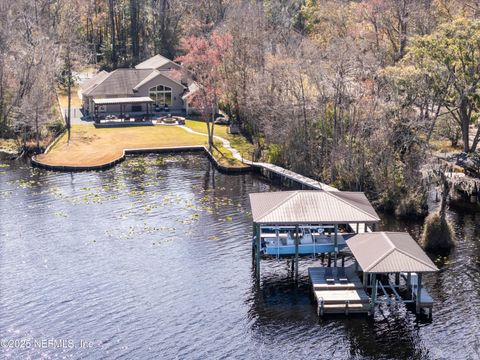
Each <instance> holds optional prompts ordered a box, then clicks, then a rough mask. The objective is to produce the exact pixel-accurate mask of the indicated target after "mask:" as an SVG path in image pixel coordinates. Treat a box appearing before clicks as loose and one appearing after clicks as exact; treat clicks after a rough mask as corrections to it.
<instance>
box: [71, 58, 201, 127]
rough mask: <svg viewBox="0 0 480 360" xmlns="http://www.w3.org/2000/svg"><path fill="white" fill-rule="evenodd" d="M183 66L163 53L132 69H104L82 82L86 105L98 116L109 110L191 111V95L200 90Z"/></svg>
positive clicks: (133, 112)
mask: <svg viewBox="0 0 480 360" xmlns="http://www.w3.org/2000/svg"><path fill="white" fill-rule="evenodd" d="M186 73H187V72H186V71H183V69H182V66H181V65H180V64H177V63H175V62H173V61H172V60H169V59H167V58H165V57H163V56H161V55H155V56H153V57H152V58H150V59H147V60H145V61H144V62H142V63H140V64H138V65H137V66H135V68H133V69H131V68H128V69H117V70H114V71H112V72H110V73H109V72H106V71H101V72H99V73H98V74H96V75H95V76H94V77H93V78H91V79H89V80H87V81H85V82H83V83H82V84H81V85H80V91H79V93H80V96H81V99H82V106H83V109H84V110H85V111H86V112H87V113H90V114H94V116H95V118H100V117H105V116H106V115H108V114H115V115H120V116H124V115H125V114H129V116H144V115H146V116H148V115H149V114H151V113H155V112H162V111H164V112H168V113H180V114H184V113H187V114H188V113H189V112H190V110H191V109H189V103H188V102H189V97H190V96H191V95H192V94H193V93H194V92H195V91H197V90H198V86H197V85H196V83H195V82H194V81H193V80H192V79H191V78H190V77H188V76H186V75H185V74H186Z"/></svg>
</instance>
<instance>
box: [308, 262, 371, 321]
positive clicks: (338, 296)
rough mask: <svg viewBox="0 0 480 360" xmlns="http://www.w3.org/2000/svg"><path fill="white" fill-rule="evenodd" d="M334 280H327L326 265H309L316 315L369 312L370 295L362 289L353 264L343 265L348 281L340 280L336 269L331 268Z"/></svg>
mask: <svg viewBox="0 0 480 360" xmlns="http://www.w3.org/2000/svg"><path fill="white" fill-rule="evenodd" d="M331 269H332V275H333V277H334V279H335V281H334V282H327V280H326V276H325V274H326V271H327V268H326V267H311V268H309V269H308V275H309V278H310V281H311V283H312V291H313V295H314V298H315V301H316V304H317V314H318V316H323V315H325V314H345V315H348V314H352V313H356V314H369V313H370V311H371V303H370V297H369V296H368V295H367V293H366V292H365V290H364V289H363V284H362V283H361V281H360V279H359V277H358V276H357V275H356V274H355V270H354V268H353V266H350V267H345V268H343V269H345V275H346V277H347V278H348V281H344V282H340V281H339V278H338V269H339V268H331Z"/></svg>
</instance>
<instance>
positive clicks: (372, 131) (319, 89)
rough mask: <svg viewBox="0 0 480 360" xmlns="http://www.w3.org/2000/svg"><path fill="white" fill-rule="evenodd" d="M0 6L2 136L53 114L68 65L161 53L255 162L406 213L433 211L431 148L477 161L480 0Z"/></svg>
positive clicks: (61, 1) (75, 1)
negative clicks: (177, 65)
mask: <svg viewBox="0 0 480 360" xmlns="http://www.w3.org/2000/svg"><path fill="white" fill-rule="evenodd" d="M0 10H1V11H0V20H1V21H0V131H1V133H2V134H3V135H4V136H7V135H10V136H13V134H16V136H18V134H20V133H21V131H25V128H26V126H25V125H28V129H30V130H32V129H33V130H35V128H37V130H38V127H39V126H40V125H41V124H45V123H47V122H48V121H49V120H52V118H53V117H54V116H55V111H54V109H55V88H56V86H57V85H58V84H65V82H66V79H67V80H68V76H66V75H67V74H68V73H69V70H70V69H71V68H72V67H73V68H74V69H81V67H82V66H85V65H87V64H93V65H97V66H98V67H99V68H103V69H107V70H109V69H114V68H117V67H130V66H132V65H134V64H136V63H138V62H139V61H142V60H144V59H146V58H148V57H150V56H152V55H154V54H157V53H159V54H162V55H164V56H166V57H168V58H172V59H177V61H178V60H181V61H182V62H183V63H184V64H185V65H186V66H187V67H188V68H190V70H191V71H192V73H193V74H194V76H195V78H196V81H197V82H198V83H199V85H201V87H202V89H203V90H202V91H200V92H199V93H200V94H202V96H201V98H202V99H200V100H199V101H200V102H202V104H201V107H204V108H206V107H209V108H210V109H211V108H212V106H214V105H216V104H218V106H219V107H220V108H221V109H222V110H223V111H225V112H226V113H227V114H228V115H229V116H230V117H231V119H232V120H233V121H234V122H236V123H237V124H239V125H240V127H241V128H242V131H243V133H244V134H245V135H246V136H247V137H249V139H251V141H252V142H253V143H254V144H255V148H256V153H255V154H254V156H255V157H256V158H257V159H258V158H263V159H266V160H268V161H271V162H273V163H276V164H280V165H282V166H284V167H286V168H289V169H291V170H293V171H297V172H299V173H302V174H304V175H307V176H311V177H313V178H316V179H319V180H321V181H323V182H326V183H329V184H331V185H333V186H337V187H339V188H341V189H351V190H362V191H366V192H367V193H369V194H370V196H371V198H372V199H374V201H375V202H376V203H377V205H379V206H380V207H382V208H384V209H386V210H390V211H393V210H395V211H397V213H399V214H421V213H424V210H425V193H426V192H425V191H424V190H425V186H428V183H427V182H426V181H425V179H424V177H423V176H422V174H421V171H420V170H421V167H422V165H423V164H424V163H425V162H426V161H428V156H429V154H430V152H431V150H432V144H435V142H438V141H439V140H444V139H448V140H450V141H451V145H452V147H453V148H455V147H456V146H458V145H460V146H462V148H461V149H459V151H461V150H463V151H465V152H474V151H475V150H476V147H477V145H478V142H479V138H480V130H477V131H476V133H473V134H472V137H471V139H470V138H469V133H470V132H471V131H470V125H472V124H476V122H477V119H478V106H479V101H480V97H479V80H480V72H479V70H480V22H479V21H478V17H479V16H480V3H478V2H476V1H467V0H453V1H446V0H384V1H382V0H364V1H347V0H278V1H266V0H265V1H240V0H196V1H193V0H56V1H52V0H17V1H15V2H10V1H7V0H1V9H0ZM210 103H211V104H210ZM56 116H57V117H58V114H57V115H56ZM39 124H40V125H39ZM19 129H20V130H19ZM22 129H23V130H22ZM33 133H35V131H33ZM36 133H37V134H38V131H36Z"/></svg>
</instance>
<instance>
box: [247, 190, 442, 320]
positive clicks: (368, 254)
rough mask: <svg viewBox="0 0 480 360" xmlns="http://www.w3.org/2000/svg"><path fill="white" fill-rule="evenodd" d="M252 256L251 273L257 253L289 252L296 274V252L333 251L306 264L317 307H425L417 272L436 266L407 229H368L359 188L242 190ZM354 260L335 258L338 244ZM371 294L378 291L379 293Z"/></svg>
mask: <svg viewBox="0 0 480 360" xmlns="http://www.w3.org/2000/svg"><path fill="white" fill-rule="evenodd" d="M250 203H251V208H252V217H253V241H252V250H253V260H254V264H255V273H256V276H257V279H260V262H261V260H262V259H265V258H272V257H273V258H275V257H276V258H277V259H280V258H292V259H293V260H292V271H293V273H294V276H295V281H298V262H299V258H300V257H302V256H310V257H312V256H313V257H315V256H316V255H319V254H327V255H328V258H329V259H330V258H331V256H333V264H332V263H331V262H330V260H329V262H328V266H321V267H310V268H309V269H308V273H309V277H310V281H311V284H312V292H313V295H314V298H315V301H316V303H317V313H318V314H319V315H320V316H322V315H324V314H338V313H344V314H349V313H368V314H373V312H374V308H375V305H377V304H379V303H382V302H387V303H390V302H392V301H398V302H403V303H407V304H408V303H414V304H415V305H416V312H417V313H420V312H421V310H422V309H426V310H428V312H429V315H430V316H431V314H432V307H433V300H432V298H431V297H430V295H429V294H428V292H427V291H426V289H425V288H424V287H423V284H422V277H423V274H425V273H431V272H435V271H438V269H437V267H436V266H435V265H434V264H433V262H432V261H431V260H430V258H429V257H428V256H427V255H426V254H425V252H424V251H423V250H422V249H421V248H420V246H419V245H418V244H417V243H416V242H415V240H413V238H412V237H411V236H410V235H409V234H408V233H399V232H375V227H376V225H377V223H378V222H379V221H380V218H379V216H378V214H377V213H376V212H375V210H374V209H373V207H372V205H371V204H370V202H369V201H368V199H367V198H366V196H365V195H364V194H363V193H361V192H343V191H322V190H319V191H315V190H298V191H281V192H265V193H253V194H250ZM342 250H343V251H344V252H348V251H350V252H351V254H352V255H353V258H354V265H352V266H348V267H344V262H343V261H342V262H341V266H338V265H339V264H338V263H337V256H338V254H339V252H340V251H342ZM379 296H381V299H380V300H379Z"/></svg>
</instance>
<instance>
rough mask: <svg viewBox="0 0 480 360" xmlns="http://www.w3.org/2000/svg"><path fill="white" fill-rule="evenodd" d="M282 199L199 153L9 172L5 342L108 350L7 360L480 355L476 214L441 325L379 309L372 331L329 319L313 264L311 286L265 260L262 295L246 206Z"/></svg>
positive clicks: (1, 248)
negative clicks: (318, 308) (253, 195)
mask: <svg viewBox="0 0 480 360" xmlns="http://www.w3.org/2000/svg"><path fill="white" fill-rule="evenodd" d="M2 171H3V170H2ZM276 189H278V187H277V186H274V185H271V184H268V183H267V182H265V181H263V180H262V179H260V178H258V177H256V176H255V175H253V174H243V175H235V176H227V175H224V174H220V173H218V172H217V171H216V170H215V169H214V168H213V167H212V165H211V164H210V162H209V161H208V160H207V159H205V158H204V157H202V156H199V155H188V154H182V155H181V156H164V155H158V156H157V155H155V156H147V157H141V156H139V157H129V158H128V160H127V161H125V162H124V163H122V164H120V165H119V166H117V167H115V168H114V169H110V170H107V171H103V172H85V173H74V174H63V173H55V172H47V171H43V170H37V169H32V168H30V167H29V165H28V164H22V163H12V164H11V166H9V167H8V168H5V173H2V174H0V211H1V219H0V220H1V221H0V289H1V290H0V338H2V339H3V338H16V339H19V338H27V337H29V338H45V337H47V338H52V337H53V338H60V337H63V338H74V339H77V340H78V339H80V338H82V339H87V340H89V339H90V340H94V341H95V347H94V348H93V349H90V350H88V351H86V350H79V349H61V350H59V349H56V350H55V349H23V350H22V349H2V350H0V351H2V355H4V356H5V357H8V356H9V357H10V358H15V359H16V358H28V357H30V358H40V357H42V356H44V357H52V358H58V357H62V356H63V357H73V358H82V357H84V358H92V359H98V358H129V359H130V358H138V359H149V358H182V359H198V358H202V359H203V358H242V359H243V358H252V359H253V358H263V359H269V358H286V357H288V358H302V359H305V358H308V359H311V358H318V359H330V358H339V359H352V358H353V359H412V358H413V359H430V358H432V359H437V358H451V357H452V354H453V355H454V356H455V358H459V359H462V358H464V359H468V358H471V359H474V358H479V357H480V355H478V354H479V352H478V351H479V350H478V349H479V348H480V339H479V338H478V331H477V330H478V329H479V328H480V315H479V313H478V309H479V308H480V283H479V280H478V279H479V278H480V277H479V276H478V275H479V274H480V244H479V241H478V238H479V234H480V214H479V213H475V214H465V213H461V212H458V211H453V210H450V211H449V214H448V216H449V217H450V218H451V219H452V221H453V222H454V224H455V229H456V234H457V238H458V245H457V247H456V248H455V249H454V250H453V251H452V253H451V254H450V255H449V256H448V258H447V259H446V260H445V261H444V264H443V265H442V270H441V271H440V272H439V273H438V274H431V275H428V276H426V277H425V282H426V286H427V288H428V290H429V292H430V293H431V295H432V297H433V298H434V300H435V302H436V305H435V308H434V313H433V320H432V322H431V323H429V322H421V321H419V320H418V319H417V318H416V317H415V315H414V314H413V313H412V312H411V311H409V310H408V309H406V308H405V307H404V306H403V305H392V306H390V307H389V306H382V307H381V308H380V309H379V311H377V313H376V317H375V319H368V318H366V317H363V316H361V317H350V318H347V319H346V318H344V317H343V316H339V317H331V318H326V319H318V317H317V316H316V313H315V307H314V306H313V303H312V300H311V295H310V288H309V282H308V275H307V274H308V273H307V269H308V267H309V266H319V265H320V264H322V259H320V258H316V259H313V258H311V259H303V260H302V261H301V262H300V275H301V276H300V281H299V286H298V287H296V286H295V285H294V282H293V280H292V276H291V273H290V265H289V264H288V263H287V261H286V260H280V261H277V260H276V259H272V260H268V261H262V279H261V283H260V284H258V283H257V282H256V281H255V276H254V274H253V266H252V254H251V240H250V239H251V215H250V212H249V201H248V193H250V192H259V191H270V190H276ZM381 228H382V229H384V230H401V231H404V230H405V229H407V230H408V231H409V232H410V233H411V234H412V235H414V237H415V238H417V239H418V236H419V234H420V233H421V224H420V223H415V222H400V221H398V220H396V219H394V218H391V217H387V216H384V217H383V223H382V225H381ZM325 263H326V260H325V259H324V260H323V264H325ZM350 263H351V259H349V258H347V259H346V264H347V265H348V264H350ZM476 355H478V356H476Z"/></svg>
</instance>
